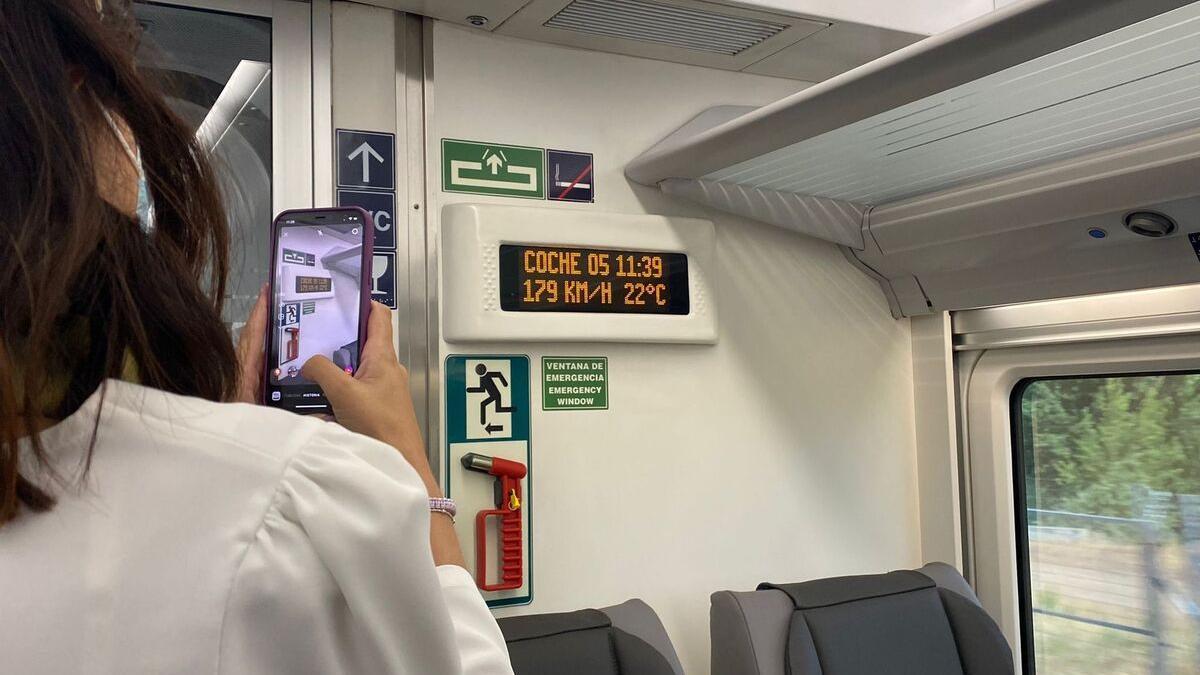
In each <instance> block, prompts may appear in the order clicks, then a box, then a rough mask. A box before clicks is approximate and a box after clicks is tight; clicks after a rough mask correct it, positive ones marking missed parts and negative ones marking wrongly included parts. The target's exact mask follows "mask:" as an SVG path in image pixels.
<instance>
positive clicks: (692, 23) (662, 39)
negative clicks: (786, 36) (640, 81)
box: [545, 0, 787, 56]
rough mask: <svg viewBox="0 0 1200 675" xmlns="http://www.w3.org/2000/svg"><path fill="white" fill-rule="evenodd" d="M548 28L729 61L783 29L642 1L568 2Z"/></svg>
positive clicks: (721, 15)
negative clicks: (723, 58) (692, 52)
mask: <svg viewBox="0 0 1200 675" xmlns="http://www.w3.org/2000/svg"><path fill="white" fill-rule="evenodd" d="M545 26H546V27H548V28H558V29H561V30H571V31H577V32H580V33H591V34H592V35H601V36H604V37H612V38H620V39H624V40H639V41H642V42H653V43H656V44H660V45H667V46H670V47H677V48H680V49H691V50H694V51H701V52H709V53H711V54H725V55H728V56H734V55H737V54H740V53H741V52H744V51H746V50H747V49H749V48H751V47H753V46H755V45H757V44H759V43H760V42H763V41H764V40H767V39H770V38H772V37H774V36H775V35H778V34H779V33H780V32H782V31H783V30H785V29H787V25H785V24H779V23H773V22H770V21H763V20H761V19H754V18H748V17H741V16H729V15H726V14H718V13H716V12H709V11H704V10H698V9H692V8H689V7H680V6H677V5H668V4H665V3H661V2H648V1H647V0H574V2H572V3H571V4H569V5H567V6H566V7H563V8H562V10H561V11H559V13H558V14H555V15H554V16H552V17H550V20H549V21H547V22H546V23H545Z"/></svg>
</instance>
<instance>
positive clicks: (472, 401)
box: [464, 359, 515, 439]
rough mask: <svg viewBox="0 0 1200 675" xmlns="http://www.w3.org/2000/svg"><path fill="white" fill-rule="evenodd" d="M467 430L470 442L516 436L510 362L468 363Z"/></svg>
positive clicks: (482, 360) (466, 391)
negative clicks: (513, 422)
mask: <svg viewBox="0 0 1200 675" xmlns="http://www.w3.org/2000/svg"><path fill="white" fill-rule="evenodd" d="M465 365H466V371H467V373H466V377H467V386H466V388H465V391H464V395H465V396H466V399H467V401H466V412H467V419H466V426H467V438H469V439H480V438H490V439H501V438H509V437H511V436H512V435H513V434H512V413H513V410H514V407H515V406H514V403H513V395H512V372H511V363H510V362H509V361H508V360H507V359H494V360H493V359H479V360H476V359H467V361H466V364H465Z"/></svg>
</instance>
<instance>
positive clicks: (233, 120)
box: [133, 2, 273, 321]
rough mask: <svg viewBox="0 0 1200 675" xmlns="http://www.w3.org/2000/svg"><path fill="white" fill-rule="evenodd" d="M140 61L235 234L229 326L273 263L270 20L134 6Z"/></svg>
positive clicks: (161, 6) (243, 310)
mask: <svg viewBox="0 0 1200 675" xmlns="http://www.w3.org/2000/svg"><path fill="white" fill-rule="evenodd" d="M133 11H134V14H135V16H136V17H137V21H138V23H139V24H140V25H141V27H142V36H141V43H140V44H139V47H138V58H139V62H140V64H141V65H142V67H143V68H147V69H149V70H151V71H152V72H154V73H155V74H156V75H158V76H159V79H161V80H163V81H164V82H165V83H166V85H167V93H168V102H169V103H170V105H171V107H172V109H174V111H175V112H176V113H177V114H178V115H179V116H180V117H181V118H182V119H183V120H184V122H186V123H187V124H188V125H189V126H190V127H191V128H192V129H193V130H195V131H196V135H197V139H198V140H199V141H200V143H201V146H202V147H204V148H205V149H206V150H208V151H209V152H210V153H211V155H212V157H213V164H214V166H215V167H216V168H217V180H218V182H219V183H220V186H221V190H222V193H223V195H224V197H225V203H226V211H227V212H228V218H229V224H230V228H231V230H232V232H231V236H232V238H233V239H232V240H233V249H234V251H236V253H235V255H233V256H232V257H231V259H230V265H231V269H230V275H229V290H228V293H229V297H227V298H226V303H225V314H226V319H227V320H230V321H232V320H233V319H235V318H240V317H244V316H246V315H247V314H248V313H249V311H250V306H251V305H252V304H253V303H254V299H255V297H256V295H257V293H258V289H259V288H260V287H261V286H262V284H263V282H264V281H266V280H267V266H268V261H269V260H270V258H271V256H270V254H269V250H270V242H269V239H270V227H267V225H268V224H269V223H270V222H271V217H272V203H271V197H272V182H273V181H272V178H273V177H272V156H271V152H272V128H271V75H272V72H271V71H272V63H271V39H272V35H271V19H269V18H264V17H259V16H247V15H242V14H232V13H228V12H218V11H211V10H207V9H196V8H192V7H176V6H171V5H165V4H159V3H153V2H136V3H134V5H133Z"/></svg>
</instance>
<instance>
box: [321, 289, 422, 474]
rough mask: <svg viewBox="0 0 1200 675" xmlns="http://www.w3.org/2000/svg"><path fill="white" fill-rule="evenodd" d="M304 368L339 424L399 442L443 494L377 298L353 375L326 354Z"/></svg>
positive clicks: (388, 316)
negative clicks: (331, 407) (318, 388)
mask: <svg viewBox="0 0 1200 675" xmlns="http://www.w3.org/2000/svg"><path fill="white" fill-rule="evenodd" d="M301 373H302V374H303V375H304V377H306V378H308V379H310V380H312V381H314V382H316V383H317V384H318V385H320V387H321V390H322V391H324V392H325V397H326V398H328V399H329V403H330V405H332V406H333V415H334V417H335V418H336V419H337V421H338V423H339V424H341V425H342V426H344V427H346V428H347V429H349V430H351V431H357V432H358V433H360V434H364V435H367V436H370V437H371V438H374V439H376V440H380V441H383V442H384V443H387V444H388V445H391V446H393V447H395V448H396V449H397V450H399V451H400V453H401V454H402V455H404V458H405V459H407V460H408V463H409V464H412V466H413V468H415V469H416V470H417V473H418V474H420V475H421V479H422V480H423V481H425V486H426V487H427V488H428V489H429V493H430V495H432V496H440V494H441V489H440V488H439V487H438V485H437V482H436V481H434V479H433V472H432V471H431V470H430V468H429V458H428V457H427V456H426V455H425V444H424V442H423V441H422V440H421V431H420V427H419V426H418V425H417V415H416V412H415V411H414V410H413V403H412V396H411V394H410V393H409V390H408V371H407V370H406V369H405V368H404V366H402V365H400V361H399V359H397V358H396V349H395V347H394V346H393V343H392V312H391V310H389V309H388V308H387V307H385V306H383V305H381V304H379V303H378V302H371V315H370V317H368V319H367V341H366V344H364V345H363V346H362V350H361V352H360V355H359V363H358V371H357V372H356V373H355V374H354V375H353V376H351V375H349V374H348V373H346V371H344V370H342V369H341V368H339V367H337V366H336V365H335V364H334V363H333V361H330V360H329V359H328V358H326V357H324V356H314V357H312V358H310V359H309V360H308V361H307V362H306V363H305V364H304V368H303V369H302V370H301Z"/></svg>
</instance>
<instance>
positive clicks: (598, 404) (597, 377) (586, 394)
mask: <svg viewBox="0 0 1200 675" xmlns="http://www.w3.org/2000/svg"><path fill="white" fill-rule="evenodd" d="M542 410H608V358H607V357H603V356H543V357H542Z"/></svg>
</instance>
